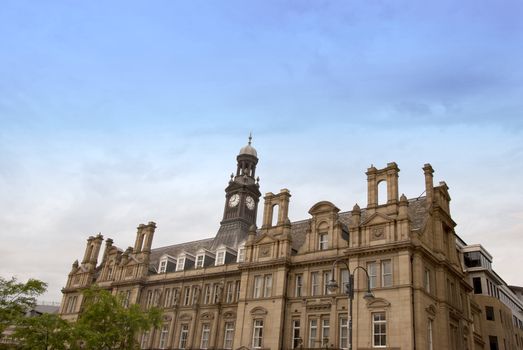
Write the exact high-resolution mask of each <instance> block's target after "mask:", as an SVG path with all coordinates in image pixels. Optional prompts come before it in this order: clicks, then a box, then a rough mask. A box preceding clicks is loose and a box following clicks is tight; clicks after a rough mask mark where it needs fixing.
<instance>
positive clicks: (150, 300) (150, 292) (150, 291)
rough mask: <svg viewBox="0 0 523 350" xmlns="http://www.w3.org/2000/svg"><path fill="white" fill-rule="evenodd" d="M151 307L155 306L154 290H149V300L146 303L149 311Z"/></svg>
mask: <svg viewBox="0 0 523 350" xmlns="http://www.w3.org/2000/svg"><path fill="white" fill-rule="evenodd" d="M151 306H153V291H152V290H148V291H147V299H146V301H145V307H146V308H147V309H148V308H150V307H151Z"/></svg>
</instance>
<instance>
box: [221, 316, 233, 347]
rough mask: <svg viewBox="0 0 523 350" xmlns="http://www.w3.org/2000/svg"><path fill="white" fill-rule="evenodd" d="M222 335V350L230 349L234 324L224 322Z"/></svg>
mask: <svg viewBox="0 0 523 350" xmlns="http://www.w3.org/2000/svg"><path fill="white" fill-rule="evenodd" d="M223 328H224V335H223V348H224V349H232V343H233V341H234V322H225V325H224V327H223Z"/></svg>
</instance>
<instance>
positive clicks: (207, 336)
mask: <svg viewBox="0 0 523 350" xmlns="http://www.w3.org/2000/svg"><path fill="white" fill-rule="evenodd" d="M210 340H211V325H210V324H209V323H204V324H202V336H201V338H200V349H207V348H208V347H209V341H210Z"/></svg>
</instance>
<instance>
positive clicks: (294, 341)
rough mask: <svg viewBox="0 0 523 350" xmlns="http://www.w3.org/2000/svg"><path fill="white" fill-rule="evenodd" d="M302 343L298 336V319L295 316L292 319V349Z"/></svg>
mask: <svg viewBox="0 0 523 350" xmlns="http://www.w3.org/2000/svg"><path fill="white" fill-rule="evenodd" d="M301 344H302V339H301V337H300V319H299V318H296V319H293V320H292V344H291V347H292V349H297V348H298V347H299V346H300V345H301Z"/></svg>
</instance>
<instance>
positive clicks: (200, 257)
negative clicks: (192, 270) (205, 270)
mask: <svg viewBox="0 0 523 350" xmlns="http://www.w3.org/2000/svg"><path fill="white" fill-rule="evenodd" d="M204 258H205V255H204V254H200V255H197V256H196V268H197V269H198V268H201V267H203V260H204Z"/></svg>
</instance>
